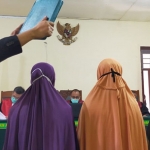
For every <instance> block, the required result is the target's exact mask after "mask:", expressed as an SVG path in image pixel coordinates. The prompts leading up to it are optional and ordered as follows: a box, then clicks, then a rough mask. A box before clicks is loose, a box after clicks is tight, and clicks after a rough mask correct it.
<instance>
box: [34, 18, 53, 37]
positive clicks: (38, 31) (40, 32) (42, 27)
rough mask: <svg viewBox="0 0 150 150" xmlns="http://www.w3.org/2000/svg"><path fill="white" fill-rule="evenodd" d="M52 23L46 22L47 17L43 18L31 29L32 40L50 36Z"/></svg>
mask: <svg viewBox="0 0 150 150" xmlns="http://www.w3.org/2000/svg"><path fill="white" fill-rule="evenodd" d="M53 27H54V23H53V22H50V21H47V17H44V19H43V20H42V21H40V22H39V23H38V24H37V25H36V26H35V27H34V28H33V29H32V31H33V39H41V38H44V37H49V36H51V35H52V33H53V30H54V28H53Z"/></svg>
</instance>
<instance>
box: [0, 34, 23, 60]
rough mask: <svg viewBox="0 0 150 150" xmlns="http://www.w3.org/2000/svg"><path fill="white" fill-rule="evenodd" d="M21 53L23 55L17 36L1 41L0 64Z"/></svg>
mask: <svg viewBox="0 0 150 150" xmlns="http://www.w3.org/2000/svg"><path fill="white" fill-rule="evenodd" d="M19 53H22V47H21V45H20V42H19V39H18V37H17V36H10V37H6V38H3V39H1V40H0V62H1V61H3V60H5V59H7V58H9V57H11V56H14V55H17V54H19Z"/></svg>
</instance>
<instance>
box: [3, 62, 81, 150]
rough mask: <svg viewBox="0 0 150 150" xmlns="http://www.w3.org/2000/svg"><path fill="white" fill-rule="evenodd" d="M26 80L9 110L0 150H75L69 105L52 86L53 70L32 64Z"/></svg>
mask: <svg viewBox="0 0 150 150" xmlns="http://www.w3.org/2000/svg"><path fill="white" fill-rule="evenodd" d="M30 81H31V86H30V87H29V88H28V89H27V90H26V91H25V93H24V94H23V95H22V96H21V97H20V98H19V100H18V101H17V102H16V103H15V105H14V106H13V107H12V108H11V110H10V115H9V117H8V123H7V130H6V135H5V142H4V147H3V150H77V147H78V144H77V143H78V142H77V137H76V132H75V126H74V122H73V115H72V110H71V106H70V105H69V104H68V103H67V102H66V101H65V100H64V99H63V98H62V96H61V95H60V94H59V93H58V91H57V90H56V89H55V87H54V85H55V71H54V68H53V67H52V66H51V65H50V64H48V63H44V62H42V63H37V64H35V65H34V66H33V67H32V69H31V80H30Z"/></svg>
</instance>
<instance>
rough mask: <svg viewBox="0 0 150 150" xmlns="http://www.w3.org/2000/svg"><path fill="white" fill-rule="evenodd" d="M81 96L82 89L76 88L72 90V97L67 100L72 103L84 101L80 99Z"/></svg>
mask: <svg viewBox="0 0 150 150" xmlns="http://www.w3.org/2000/svg"><path fill="white" fill-rule="evenodd" d="M80 98H81V94H80V91H79V90H78V89H74V90H72V91H71V93H70V99H69V100H67V102H68V103H69V104H70V103H83V100H81V99H80Z"/></svg>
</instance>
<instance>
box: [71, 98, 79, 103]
mask: <svg viewBox="0 0 150 150" xmlns="http://www.w3.org/2000/svg"><path fill="white" fill-rule="evenodd" d="M71 102H72V103H78V102H79V99H74V98H71Z"/></svg>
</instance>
